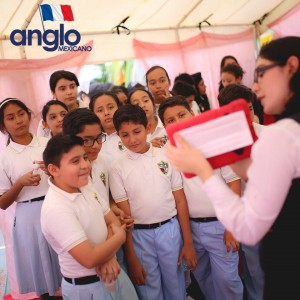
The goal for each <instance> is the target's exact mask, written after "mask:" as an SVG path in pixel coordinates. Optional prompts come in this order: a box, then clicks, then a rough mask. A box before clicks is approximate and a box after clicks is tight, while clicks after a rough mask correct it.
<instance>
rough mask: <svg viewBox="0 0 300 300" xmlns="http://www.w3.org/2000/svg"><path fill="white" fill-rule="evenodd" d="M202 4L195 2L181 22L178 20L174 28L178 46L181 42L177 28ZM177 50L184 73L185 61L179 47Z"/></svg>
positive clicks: (200, 0)
mask: <svg viewBox="0 0 300 300" xmlns="http://www.w3.org/2000/svg"><path fill="white" fill-rule="evenodd" d="M201 2H202V0H199V1H197V3H196V4H195V5H194V6H193V7H191V9H190V10H189V11H188V12H187V13H186V14H185V15H184V16H183V17H182V18H181V20H179V22H178V23H177V25H176V26H175V34H176V40H177V43H178V44H179V45H180V44H181V42H180V37H179V27H180V25H181V24H182V23H183V22H184V20H185V19H186V18H187V17H188V16H189V15H190V13H191V12H192V11H193V10H194V9H195V8H196V7H197V6H198V5H199V4H200V3H201ZM179 50H180V56H181V61H182V64H183V69H184V72H186V66H185V60H184V56H183V53H182V49H181V46H180V47H179Z"/></svg>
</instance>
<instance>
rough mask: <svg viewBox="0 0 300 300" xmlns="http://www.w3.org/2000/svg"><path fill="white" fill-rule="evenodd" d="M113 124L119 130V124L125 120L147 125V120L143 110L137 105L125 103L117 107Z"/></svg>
mask: <svg viewBox="0 0 300 300" xmlns="http://www.w3.org/2000/svg"><path fill="white" fill-rule="evenodd" d="M113 121H114V126H115V128H116V130H117V132H118V131H119V129H120V127H121V125H122V124H123V123H125V122H132V123H135V124H141V125H143V126H144V127H145V128H146V127H147V124H148V120H147V116H146V113H145V111H144V110H143V109H142V108H141V107H139V106H138V105H132V104H125V105H123V106H121V107H119V108H118V109H117V110H116V112H115V113H114V116H113Z"/></svg>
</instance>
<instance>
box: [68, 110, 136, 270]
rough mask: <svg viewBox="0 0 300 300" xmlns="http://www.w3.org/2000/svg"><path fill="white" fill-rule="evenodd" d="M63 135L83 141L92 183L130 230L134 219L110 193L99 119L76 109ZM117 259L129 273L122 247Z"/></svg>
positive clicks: (104, 139) (92, 114)
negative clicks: (126, 213)
mask: <svg viewBox="0 0 300 300" xmlns="http://www.w3.org/2000/svg"><path fill="white" fill-rule="evenodd" d="M63 133H64V134H69V135H77V136H80V137H81V138H82V139H83V148H84V150H85V152H86V153H87V155H88V159H89V161H90V162H91V167H92V169H91V176H90V179H91V182H92V183H93V184H94V187H95V188H96V189H97V192H98V193H99V194H100V195H101V197H102V198H103V199H104V200H105V201H106V203H107V205H108V206H110V208H111V210H112V211H113V212H114V213H115V215H117V216H118V217H119V219H120V221H121V223H125V224H126V225H127V227H128V228H130V227H131V226H132V224H133V219H132V218H130V216H125V214H124V212H123V211H122V210H120V209H119V208H118V207H117V205H116V203H115V202H114V201H113V200H112V198H111V196H110V193H109V178H108V166H107V162H106V161H105V160H104V158H103V157H102V145H103V143H105V142H106V137H107V135H106V134H105V133H104V132H103V131H102V127H101V123H100V120H99V118H98V117H97V116H96V114H95V113H93V112H92V111H91V110H90V109H88V108H77V109H74V110H72V111H71V112H69V113H68V114H67V115H66V116H65V118H64V120H63ZM117 258H118V262H119V264H120V265H121V267H122V268H123V270H124V271H125V272H127V263H126V261H125V258H124V251H123V248H122V247H121V248H120V250H119V251H118V252H117Z"/></svg>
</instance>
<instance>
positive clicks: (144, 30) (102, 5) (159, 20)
mask: <svg viewBox="0 0 300 300" xmlns="http://www.w3.org/2000/svg"><path fill="white" fill-rule="evenodd" d="M299 2H300V1H299V0H263V1H262V0H222V1H221V0H110V1H108V0H85V1H83V0H77V1H75V0H73V1H70V0H52V1H51V0H49V1H43V0H38V1H37V0H0V59H19V58H28V59H32V58H47V57H51V56H54V55H57V54H60V53H59V52H57V51H54V52H47V51H45V50H44V49H43V48H42V47H41V46H37V43H35V41H34V42H33V45H32V46H25V47H20V46H14V45H12V43H11V41H10V39H9V38H10V34H11V32H12V31H13V30H14V29H27V30H34V29H38V30H40V31H43V27H42V22H41V18H40V12H39V9H38V5H39V4H69V5H71V7H72V10H73V14H74V21H73V22H64V26H65V31H67V30H68V29H76V30H77V31H79V32H80V34H81V42H80V44H81V45H84V44H85V43H87V42H88V41H90V40H93V41H94V46H93V50H92V51H91V53H90V56H89V59H88V62H87V63H103V62H106V61H113V60H122V59H131V58H134V57H135V54H134V50H133V47H132V40H133V38H135V39H138V40H141V41H148V42H156V43H175V42H178V41H182V40H185V39H187V38H190V37H192V36H195V35H197V34H199V28H198V24H199V22H202V21H207V22H209V23H210V24H211V26H209V25H208V24H206V23H203V25H202V30H203V31H206V32H213V33H234V32H238V31H243V30H245V29H247V28H249V27H251V26H254V25H253V24H254V22H255V21H257V20H262V18H263V22H262V25H261V26H260V30H261V32H263V31H264V30H265V29H266V27H265V24H267V23H269V22H271V21H273V20H275V19H276V18H278V17H279V16H281V15H282V14H284V13H285V12H287V11H288V10H289V9H291V8H292V7H293V6H295V5H296V4H298V3H299ZM128 16H129V18H128V20H127V21H126V22H125V24H124V25H125V26H126V27H127V28H129V29H130V31H131V33H130V34H129V35H126V33H125V32H124V31H121V33H120V35H118V34H117V33H112V28H113V27H115V26H116V25H118V24H119V23H120V22H121V21H122V20H123V19H125V18H126V17H128ZM264 16H265V17H264ZM59 24H60V22H50V21H46V22H44V27H45V29H53V30H55V29H58V28H59ZM257 24H258V23H257Z"/></svg>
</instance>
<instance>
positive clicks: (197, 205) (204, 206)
mask: <svg viewBox="0 0 300 300" xmlns="http://www.w3.org/2000/svg"><path fill="white" fill-rule="evenodd" d="M215 174H216V175H218V176H219V177H220V178H222V179H223V180H224V181H225V182H226V183H227V182H231V181H235V180H238V179H240V178H239V177H238V176H237V175H236V174H235V173H234V172H233V171H232V169H231V168H230V167H229V166H226V167H223V168H221V169H216V170H215ZM182 180H183V189H184V193H185V196H186V199H187V203H188V208H189V216H190V217H191V218H205V217H215V216H216V212H215V209H214V207H213V205H212V202H211V201H210V199H209V198H208V196H207V195H206V193H205V192H204V191H203V188H202V185H203V183H202V181H201V179H200V178H199V177H198V176H194V177H192V178H186V177H184V176H183V175H182Z"/></svg>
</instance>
